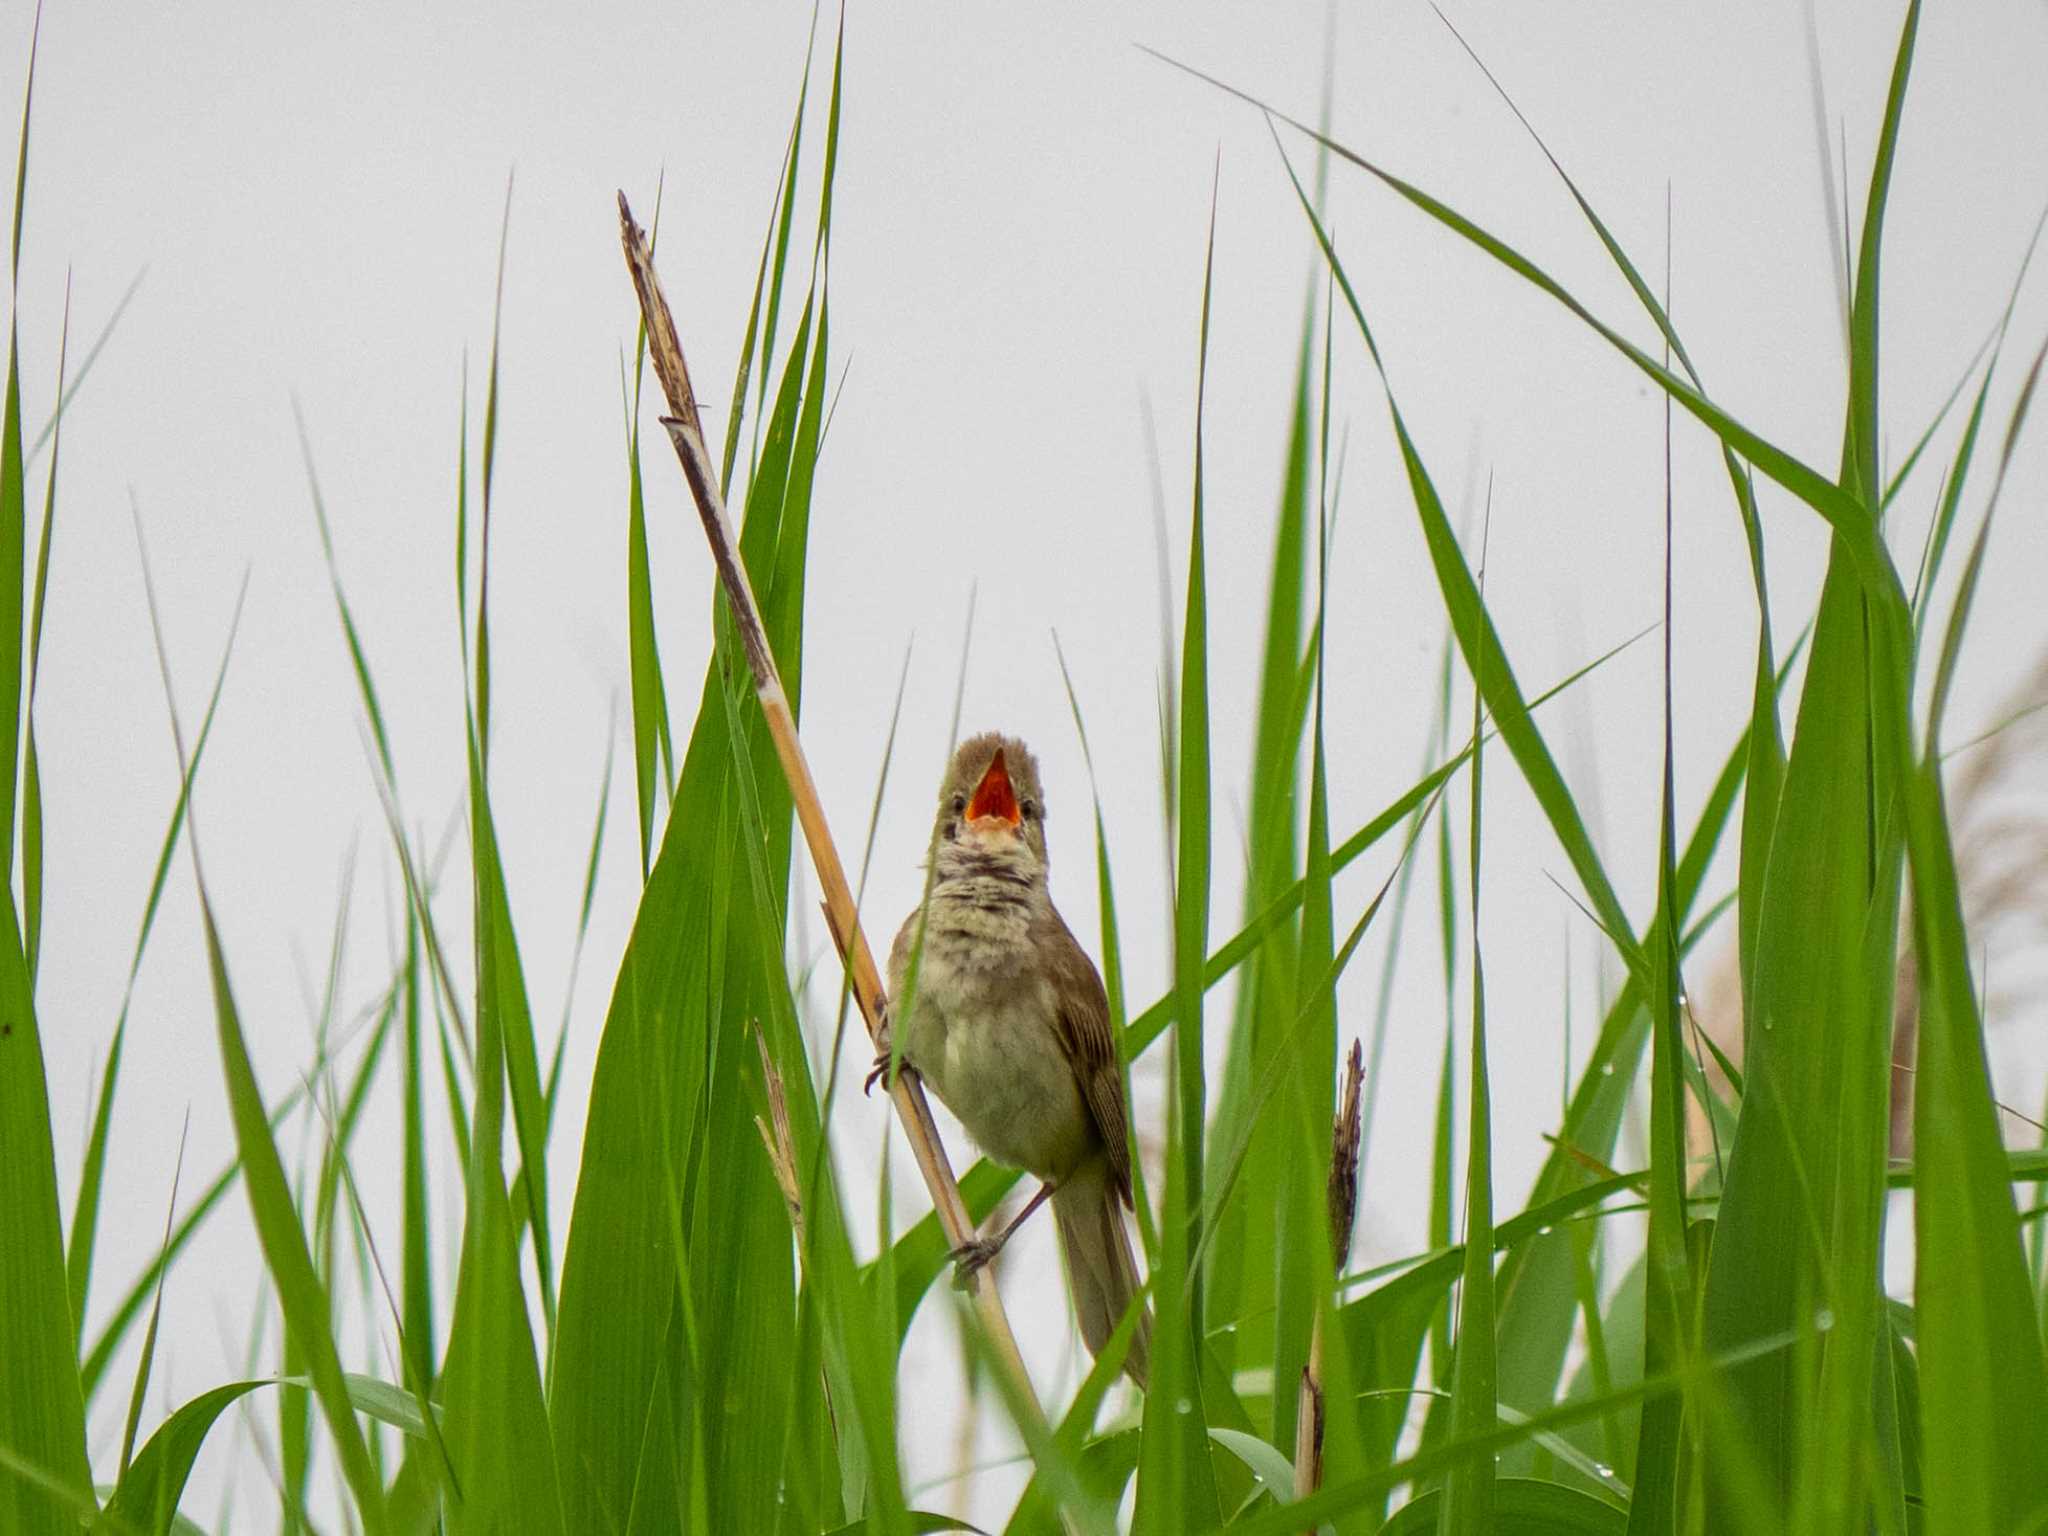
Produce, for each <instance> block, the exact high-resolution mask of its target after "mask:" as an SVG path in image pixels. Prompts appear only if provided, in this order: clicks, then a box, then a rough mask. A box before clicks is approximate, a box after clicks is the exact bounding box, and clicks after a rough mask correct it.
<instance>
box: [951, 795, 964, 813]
mask: <svg viewBox="0 0 2048 1536" xmlns="http://www.w3.org/2000/svg"><path fill="white" fill-rule="evenodd" d="M966 809H967V797H966V796H965V795H955V796H954V797H953V814H954V815H955V816H958V815H960V814H961V813H962V812H963V811H965V810H966Z"/></svg>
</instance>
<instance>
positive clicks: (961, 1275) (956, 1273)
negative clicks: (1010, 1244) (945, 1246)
mask: <svg viewBox="0 0 2048 1536" xmlns="http://www.w3.org/2000/svg"><path fill="white" fill-rule="evenodd" d="M1002 1251H1003V1240H1002V1239H1001V1238H999V1237H971V1238H969V1239H968V1240H967V1241H966V1242H964V1243H962V1244H961V1245H960V1246H959V1247H958V1248H955V1249H954V1250H953V1285H954V1287H955V1289H958V1290H962V1291H964V1290H966V1289H968V1287H970V1286H971V1285H973V1283H974V1277H975V1275H976V1274H978V1273H979V1272H980V1271H981V1270H982V1269H984V1268H986V1267H987V1265H988V1262H989V1261H990V1260H991V1259H993V1258H994V1257H995V1256H996V1255H997V1254H999V1253H1001V1252H1002Z"/></svg>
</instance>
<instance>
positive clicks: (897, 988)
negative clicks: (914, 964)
mask: <svg viewBox="0 0 2048 1536" xmlns="http://www.w3.org/2000/svg"><path fill="white" fill-rule="evenodd" d="M916 934H917V909H916V908H914V907H913V908H912V909H911V913H910V916H908V917H906V918H905V919H903V926H902V927H901V928H898V929H897V930H896V942H895V943H893V944H891V945H890V946H889V1002H890V1005H891V1006H892V1007H893V1006H894V1005H895V1002H896V994H897V993H898V992H901V991H902V990H903V976H904V973H905V972H907V971H908V970H909V969H910V944H911V940H912V939H913V938H915V937H916Z"/></svg>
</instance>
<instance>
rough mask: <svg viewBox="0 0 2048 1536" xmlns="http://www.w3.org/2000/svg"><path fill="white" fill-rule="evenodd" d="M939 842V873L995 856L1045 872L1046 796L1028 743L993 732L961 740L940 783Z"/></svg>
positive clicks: (1016, 867) (1024, 869) (1018, 869)
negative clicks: (942, 782)
mask: <svg viewBox="0 0 2048 1536" xmlns="http://www.w3.org/2000/svg"><path fill="white" fill-rule="evenodd" d="M935 847H936V850H937V858H938V861H939V873H940V874H941V875H945V874H948V873H955V872H958V873H966V872H968V871H969V869H970V867H971V866H973V865H976V864H986V863H988V862H990V861H994V862H995V863H997V864H999V865H1000V866H1002V867H1003V868H1005V869H1007V870H1009V871H1011V872H1014V873H1020V874H1026V875H1033V876H1036V877H1038V878H1041V879H1042V878H1043V877H1044V874H1045V864H1046V859H1045V796H1044V792H1043V791H1042V790H1041V789H1040V787H1039V783H1038V759H1037V758H1035V757H1033V756H1032V755H1031V749H1030V748H1029V747H1027V746H1025V745H1024V743H1023V742H1021V741H1019V740H1018V739H1017V738H1016V737H1014V736H1003V735H999V734H997V733H996V732H994V731H989V732H986V733H985V734H983V735H980V736H973V737H969V738H968V739H967V740H966V741H963V742H962V743H961V744H960V749H959V750H958V751H957V752H955V753H954V754H953V764H952V766H951V767H950V768H948V769H947V770H946V781H945V783H944V784H942V785H940V787H939V820H938V829H937V837H936V842H935Z"/></svg>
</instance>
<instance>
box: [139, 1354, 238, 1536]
mask: <svg viewBox="0 0 2048 1536" xmlns="http://www.w3.org/2000/svg"><path fill="white" fill-rule="evenodd" d="M270 1385H271V1383H270V1382H268V1381H236V1382H230V1383H228V1384H227V1385H226V1386H220V1387H215V1388H213V1389H212V1390H211V1391H208V1392H202V1393H200V1394H199V1396H197V1397H195V1398H193V1399H192V1400H191V1401H190V1402H188V1403H186V1404H184V1405H183V1406H182V1407H180V1408H179V1409H178V1411H177V1412H175V1413H173V1414H172V1415H171V1416H170V1417H169V1418H167V1419H165V1420H164V1422H163V1423H162V1424H160V1425H158V1426H157V1430H156V1433H155V1434H153V1435H151V1436H150V1437H149V1440H148V1443H147V1444H145V1445H144V1446H143V1447H142V1451H141V1454H140V1455H138V1456H137V1457H136V1458H135V1461H134V1463H133V1464H132V1465H131V1466H130V1467H129V1468H128V1470H127V1472H126V1473H125V1474H123V1476H122V1477H121V1480H120V1482H119V1483H118V1484H117V1485H116V1486H115V1489H114V1496H113V1498H112V1499H111V1500H109V1501H108V1503H107V1514H108V1515H109V1516H111V1517H112V1518H113V1519H115V1520H119V1521H124V1522H126V1523H127V1524H128V1525H129V1526H130V1527H132V1528H134V1529H136V1530H140V1531H147V1532H150V1533H152V1536H164V1533H166V1532H168V1531H169V1530H170V1529H171V1518H172V1516H173V1515H174V1514H175V1513H176V1511H177V1508H178V1502H179V1500H180V1499H182V1498H183V1497H184V1493H185V1482H186V1479H187V1478H189V1477H190V1476H191V1475H192V1464H193V1462H195V1461H197V1460H198V1459H199V1452H200V1451H201V1450H202V1449H203V1448H204V1447H205V1444H206V1437H207V1435H208V1434H209V1433H210V1432H211V1431H212V1429H213V1426H214V1424H215V1422H216V1421H217V1420H218V1419H219V1418H220V1416H221V1415H222V1414H223V1413H225V1412H226V1411H227V1410H228V1409H229V1408H231V1407H233V1406H234V1404H235V1403H236V1402H237V1401H239V1400H240V1399H241V1398H244V1397H246V1396H248V1394H249V1393H251V1392H253V1391H255V1390H256V1389H257V1388H258V1387H267V1386H270Z"/></svg>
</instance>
